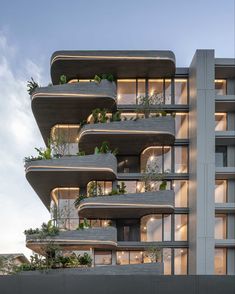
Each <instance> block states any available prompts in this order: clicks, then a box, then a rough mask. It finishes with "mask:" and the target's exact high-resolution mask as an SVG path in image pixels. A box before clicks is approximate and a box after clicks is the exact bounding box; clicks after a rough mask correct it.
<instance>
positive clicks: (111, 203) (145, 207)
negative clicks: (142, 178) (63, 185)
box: [78, 190, 174, 219]
mask: <svg viewBox="0 0 235 294" xmlns="http://www.w3.org/2000/svg"><path fill="white" fill-rule="evenodd" d="M173 211H174V192H173V191H172V190H165V191H157V192H146V193H134V194H126V195H116V196H100V197H91V198H87V199H85V200H83V201H81V204H80V205H79V208H78V214H79V217H83V218H107V219H120V218H141V217H142V216H144V215H148V214H154V213H172V212H173Z"/></svg>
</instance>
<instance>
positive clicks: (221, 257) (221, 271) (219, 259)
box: [214, 248, 227, 275]
mask: <svg viewBox="0 0 235 294" xmlns="http://www.w3.org/2000/svg"><path fill="white" fill-rule="evenodd" d="M226 255H227V254H226V249H225V248H216V249H215V257H214V258H215V259H214V269H215V274H216V275H226V268H227V262H226V259H227V256H226Z"/></svg>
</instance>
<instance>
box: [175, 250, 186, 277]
mask: <svg viewBox="0 0 235 294" xmlns="http://www.w3.org/2000/svg"><path fill="white" fill-rule="evenodd" d="M187 260H188V252H187V249H186V248H181V249H180V248H179V249H174V274H175V275H187Z"/></svg>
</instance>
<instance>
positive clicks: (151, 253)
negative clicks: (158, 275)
mask: <svg viewBox="0 0 235 294" xmlns="http://www.w3.org/2000/svg"><path fill="white" fill-rule="evenodd" d="M145 256H146V257H148V258H149V259H150V261H151V262H152V263H154V262H158V261H159V260H160V258H161V248H158V247H155V246H151V247H148V248H147V249H146V251H145Z"/></svg>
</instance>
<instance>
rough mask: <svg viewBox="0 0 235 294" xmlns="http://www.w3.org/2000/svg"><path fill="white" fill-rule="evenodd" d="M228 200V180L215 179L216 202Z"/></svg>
mask: <svg viewBox="0 0 235 294" xmlns="http://www.w3.org/2000/svg"><path fill="white" fill-rule="evenodd" d="M225 202H227V181H226V180H216V181H215V203H225Z"/></svg>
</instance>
